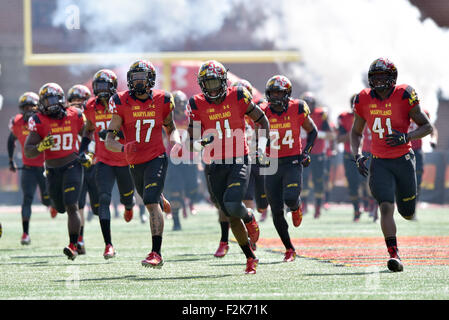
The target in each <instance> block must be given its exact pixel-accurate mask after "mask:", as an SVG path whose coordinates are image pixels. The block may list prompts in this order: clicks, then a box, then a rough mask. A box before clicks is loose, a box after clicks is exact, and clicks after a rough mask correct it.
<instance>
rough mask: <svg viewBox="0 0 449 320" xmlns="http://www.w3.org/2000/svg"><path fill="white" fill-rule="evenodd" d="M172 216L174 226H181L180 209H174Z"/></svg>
mask: <svg viewBox="0 0 449 320" xmlns="http://www.w3.org/2000/svg"><path fill="white" fill-rule="evenodd" d="M172 216H173V226H174V227H181V222H180V221H179V209H173V210H172Z"/></svg>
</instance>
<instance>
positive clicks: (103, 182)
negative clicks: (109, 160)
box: [95, 162, 135, 220]
mask: <svg viewBox="0 0 449 320" xmlns="http://www.w3.org/2000/svg"><path fill="white" fill-rule="evenodd" d="M96 167H97V170H96V174H95V180H96V181H97V188H98V201H99V204H100V206H99V210H98V215H99V218H100V220H111V211H110V209H109V206H110V204H111V201H112V189H113V187H114V182H115V181H117V186H118V190H119V193H120V202H121V203H122V204H123V205H124V206H125V208H126V209H131V208H132V207H133V206H134V203H135V200H134V183H133V179H132V177H131V174H130V170H129V167H128V166H123V167H114V166H110V165H107V164H105V163H103V162H98V163H97V164H96Z"/></svg>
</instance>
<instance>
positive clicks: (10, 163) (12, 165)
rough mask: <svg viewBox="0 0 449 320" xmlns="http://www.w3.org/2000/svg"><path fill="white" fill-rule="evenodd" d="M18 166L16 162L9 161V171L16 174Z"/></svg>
mask: <svg viewBox="0 0 449 320" xmlns="http://www.w3.org/2000/svg"><path fill="white" fill-rule="evenodd" d="M16 170H17V168H16V164H15V163H14V160H9V171H12V172H16Z"/></svg>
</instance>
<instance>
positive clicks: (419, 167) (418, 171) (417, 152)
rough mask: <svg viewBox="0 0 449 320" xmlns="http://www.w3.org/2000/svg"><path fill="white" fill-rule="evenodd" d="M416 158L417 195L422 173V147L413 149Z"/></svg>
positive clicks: (418, 194) (419, 192) (419, 191)
mask: <svg viewBox="0 0 449 320" xmlns="http://www.w3.org/2000/svg"><path fill="white" fill-rule="evenodd" d="M413 152H414V153H415V159H416V189H417V197H419V196H420V194H421V182H422V176H423V173H424V152H423V151H422V149H414V150H413Z"/></svg>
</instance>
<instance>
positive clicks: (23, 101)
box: [19, 91, 39, 121]
mask: <svg viewBox="0 0 449 320" xmlns="http://www.w3.org/2000/svg"><path fill="white" fill-rule="evenodd" d="M27 106H30V107H31V108H26V107H27ZM38 107H39V96H38V95H37V94H36V93H34V92H30V91H28V92H25V93H24V94H22V95H21V96H20V97H19V109H20V113H21V114H23V118H24V120H25V121H27V120H28V119H29V118H30V117H31V116H32V115H33V114H34V113H36V111H37V110H38Z"/></svg>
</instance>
